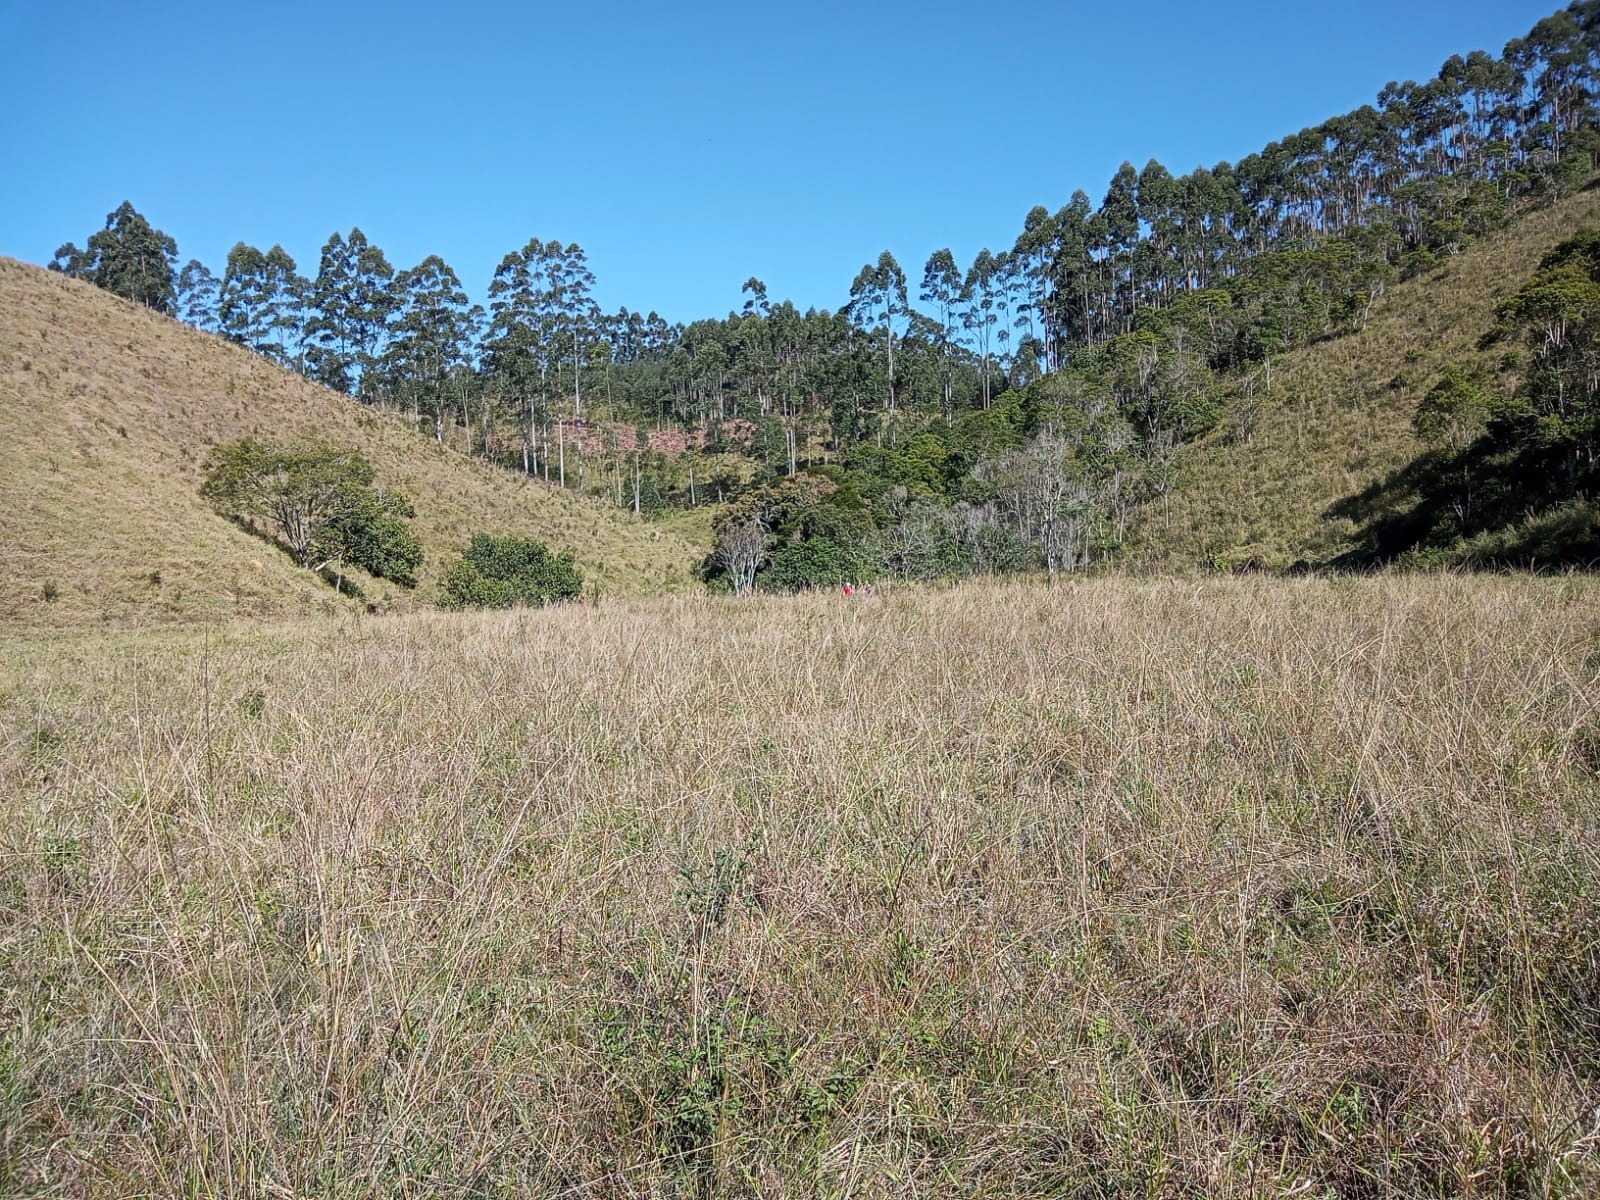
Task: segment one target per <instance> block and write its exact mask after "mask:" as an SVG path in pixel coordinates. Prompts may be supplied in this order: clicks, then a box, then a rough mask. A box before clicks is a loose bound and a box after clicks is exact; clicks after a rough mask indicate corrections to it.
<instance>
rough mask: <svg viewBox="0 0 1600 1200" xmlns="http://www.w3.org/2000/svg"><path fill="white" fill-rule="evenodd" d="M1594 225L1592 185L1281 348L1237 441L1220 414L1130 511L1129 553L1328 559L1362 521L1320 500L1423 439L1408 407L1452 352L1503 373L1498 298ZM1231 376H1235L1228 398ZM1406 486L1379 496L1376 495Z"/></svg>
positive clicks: (1187, 561) (1399, 498) (1176, 560)
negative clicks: (1359, 315) (1368, 307)
mask: <svg viewBox="0 0 1600 1200" xmlns="http://www.w3.org/2000/svg"><path fill="white" fill-rule="evenodd" d="M1596 225H1600V191H1596V190H1593V189H1591V190H1588V191H1585V192H1582V193H1580V194H1578V195H1576V196H1572V197H1570V198H1568V199H1566V200H1563V201H1562V202H1560V203H1559V204H1557V205H1555V206H1553V207H1551V208H1548V209H1543V210H1540V211H1537V212H1534V213H1531V214H1529V215H1528V216H1526V217H1525V218H1523V219H1522V220H1520V221H1519V222H1517V223H1516V224H1515V225H1513V226H1511V227H1510V228H1508V229H1506V230H1504V231H1501V232H1500V233H1498V234H1496V235H1494V236H1493V237H1490V238H1486V239H1485V240H1483V241H1481V242H1479V243H1477V244H1475V245H1473V246H1471V247H1469V248H1468V249H1467V251H1466V252H1465V253H1463V254H1460V255H1458V256H1456V257H1454V258H1451V259H1449V260H1447V261H1446V262H1445V263H1444V264H1443V265H1441V266H1440V267H1438V268H1437V269H1436V270H1434V271H1432V272H1430V273H1428V274H1427V275H1424V276H1421V277H1419V278H1416V279H1412V280H1409V281H1407V282H1406V283H1404V284H1401V285H1399V286H1396V287H1394V288H1391V289H1390V290H1389V292H1388V293H1387V295H1385V296H1384V297H1383V298H1382V299H1381V300H1380V301H1379V303H1378V304H1377V306H1376V307H1375V309H1374V311H1373V313H1372V316H1371V319H1370V320H1369V321H1368V324H1367V326H1366V328H1365V329H1364V330H1363V331H1362V332H1360V333H1357V334H1353V335H1350V336H1346V337H1341V338H1334V339H1331V340H1328V341H1325V342H1321V343H1318V344H1316V345H1312V346H1308V347H1305V348H1302V349H1300V350H1297V351H1295V352H1294V353H1292V354H1287V355H1285V356H1283V357H1282V358H1281V359H1280V360H1277V361H1275V362H1274V363H1273V365H1272V370H1271V379H1270V389H1269V382H1268V379H1267V376H1266V374H1265V373H1264V372H1262V373H1259V374H1258V375H1257V377H1256V381H1255V387H1256V390H1257V393H1258V394H1260V395H1264V396H1265V397H1266V402H1265V406H1264V409H1263V412H1262V414H1261V416H1260V419H1259V422H1258V424H1257V427H1256V429H1255V433H1254V436H1253V437H1252V438H1251V439H1250V440H1249V441H1248V442H1244V441H1240V440H1238V439H1237V438H1236V437H1235V436H1233V434H1232V433H1231V432H1230V431H1229V429H1228V428H1226V425H1225V427H1224V428H1221V429H1218V430H1217V431H1216V432H1214V433H1213V434H1211V435H1210V436H1208V437H1207V438H1206V439H1205V440H1204V441H1202V442H1201V443H1199V444H1198V445H1196V446H1194V447H1192V448H1191V449H1190V450H1189V452H1188V454H1187V456H1186V457H1185V459H1184V460H1183V464H1182V468H1181V471H1180V475H1179V478H1178V480H1177V483H1176V485H1175V487H1174V489H1173V491H1172V494H1171V496H1170V498H1169V500H1170V502H1169V503H1168V504H1167V505H1161V504H1156V505H1152V506H1150V507H1149V508H1147V509H1146V510H1145V511H1144V512H1143V513H1142V514H1141V516H1140V520H1139V523H1138V526H1137V528H1136V530H1135V533H1134V545H1133V547H1132V550H1131V555H1132V560H1133V561H1134V562H1137V563H1142V564H1146V565H1150V564H1156V565H1163V566H1176V567H1185V566H1193V565H1198V564H1209V563H1212V562H1221V563H1223V564H1231V563H1239V562H1243V561H1246V560H1249V559H1251V558H1256V559H1259V560H1260V561H1261V562H1262V563H1264V564H1265V565H1269V566H1279V567H1281V566H1288V565H1289V564H1291V563H1294V562H1296V561H1299V560H1302V559H1303V560H1306V561H1309V562H1312V563H1321V562H1327V561H1329V560H1331V559H1333V558H1336V557H1338V556H1339V555H1341V554H1344V553H1346V552H1347V551H1350V550H1352V549H1353V548H1355V547H1356V546H1358V544H1359V543H1360V539H1361V527H1360V526H1358V525H1357V524H1356V523H1355V522H1354V521H1352V520H1351V519H1349V518H1348V517H1346V516H1342V515H1338V514H1336V513H1333V512H1330V509H1331V508H1332V507H1333V506H1334V505H1335V504H1336V503H1337V502H1339V501H1341V500H1344V499H1346V498H1348V497H1352V496H1354V495H1355V494H1357V493H1359V492H1361V491H1363V490H1364V489H1366V488H1368V487H1369V486H1371V485H1373V484H1377V483H1380V482H1382V481H1384V480H1385V479H1387V478H1388V476H1390V475H1391V474H1392V473H1394V472H1396V471H1398V470H1399V469H1400V468H1402V467H1404V466H1405V465H1406V464H1408V463H1410V462H1411V461H1412V460H1413V459H1414V458H1416V457H1417V455H1418V454H1419V453H1421V451H1422V449H1423V448H1422V446H1421V445H1420V444H1419V443H1418V442H1417V440H1416V438H1415V437H1414V435H1413V434H1412V430H1411V418H1412V415H1413V414H1414V413H1415V412H1416V408H1417V404H1418V403H1419V402H1420V401H1421V399H1422V397H1423V395H1424V394H1425V393H1426V392H1427V390H1428V388H1429V387H1430V386H1432V385H1433V384H1434V383H1435V382H1436V381H1437V380H1438V378H1439V377H1440V375H1441V374H1443V372H1444V369H1445V368H1446V367H1447V366H1449V365H1450V364H1458V365H1463V366H1469V365H1470V366H1474V367H1481V368H1482V369H1483V370H1484V371H1486V372H1487V373H1488V374H1490V375H1494V376H1497V377H1498V379H1499V382H1500V386H1502V387H1510V386H1513V384H1514V376H1513V375H1512V374H1510V373H1507V372H1506V371H1504V370H1503V369H1501V366H1500V358H1501V355H1502V354H1503V353H1504V352H1505V347H1503V346H1502V347H1493V348H1481V347H1480V346H1479V341H1480V339H1481V338H1482V337H1483V335H1484V334H1485V333H1487V332H1488V331H1489V330H1490V329H1491V328H1492V327H1493V325H1494V311H1495V307H1496V305H1498V304H1499V303H1500V302H1501V301H1502V300H1504V299H1506V298H1507V297H1509V296H1510V295H1512V294H1513V293H1514V292H1515V291H1516V289H1517V288H1518V287H1520V286H1521V285H1522V283H1523V282H1525V281H1526V280H1527V278H1528V277H1529V276H1531V275H1532V274H1533V271H1534V269H1535V267H1537V265H1538V263H1539V260H1540V258H1542V257H1543V256H1544V254H1545V253H1546V252H1547V251H1549V250H1550V249H1551V248H1553V247H1554V246H1555V245H1556V244H1557V243H1559V242H1561V241H1562V240H1564V239H1566V238H1568V237H1571V236H1572V235H1573V234H1575V233H1577V232H1579V231H1580V230H1582V229H1587V228H1594V227H1595V226H1596ZM1241 390H1242V389H1240V388H1238V387H1237V386H1236V387H1235V395H1234V397H1233V399H1234V400H1235V401H1237V400H1238V398H1239V396H1238V393H1239V392H1240V391H1241ZM1413 499H1414V497H1411V496H1408V495H1407V494H1406V493H1404V492H1403V491H1401V492H1398V493H1396V494H1392V495H1388V496H1386V497H1385V498H1384V503H1385V504H1386V505H1388V506H1389V507H1388V508H1387V509H1379V510H1375V511H1373V512H1372V513H1370V514H1369V515H1367V517H1366V519H1371V518H1376V517H1381V516H1383V515H1384V514H1385V512H1388V511H1393V510H1394V509H1396V508H1399V507H1401V506H1404V505H1406V504H1407V503H1408V502H1409V501H1411V500H1413Z"/></svg>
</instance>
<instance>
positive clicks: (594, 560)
mask: <svg viewBox="0 0 1600 1200" xmlns="http://www.w3.org/2000/svg"><path fill="white" fill-rule="evenodd" d="M248 433H254V434H259V435H263V436H282V435H289V434H319V435H322V436H325V437H327V438H329V439H330V440H332V441H335V442H337V443H339V444H341V445H345V446H351V447H355V448H358V449H360V450H362V451H363V452H364V453H365V454H366V455H367V456H368V457H369V458H370V459H371V460H372V462H373V464H374V465H375V466H376V467H377V470H378V473H379V478H380V480H381V481H383V482H386V483H388V484H390V485H392V486H398V487H399V488H401V489H402V490H403V491H405V492H406V493H407V494H408V495H409V496H410V497H411V498H412V500H413V501H414V503H415V504H416V508H417V519H416V521H415V522H414V528H415V530H416V532H417V534H418V536H419V537H420V538H421V540H422V542H423V544H424V547H425V549H426V551H427V553H428V562H427V563H426V564H425V566H424V572H423V581H422V586H421V588H420V589H419V592H420V596H421V598H423V599H425V598H426V596H427V594H428V593H429V592H430V590H431V588H432V585H433V582H434V581H435V580H436V579H437V575H438V572H439V570H440V568H441V566H442V565H443V562H444V561H445V559H446V558H447V557H448V556H449V555H450V554H452V553H456V552H459V550H460V549H461V548H462V547H463V546H464V545H465V543H466V541H467V539H468V538H469V537H470V536H471V535H472V533H474V532H476V531H479V530H483V531H488V532H497V533H509V532H515V533H522V534H526V535H531V536H534V537H538V538H541V539H543V540H545V541H547V542H548V543H549V544H550V545H551V546H552V547H553V548H555V549H558V550H564V549H569V550H572V551H573V552H574V554H575V555H576V556H577V559H578V562H579V564H580V566H581V567H582V568H583V571H584V574H585V576H586V577H587V578H588V579H589V580H591V581H593V582H594V583H595V584H597V585H598V586H599V587H600V588H602V589H603V590H605V591H614V592H651V591H661V590H667V589H671V588H673V587H676V586H682V585H685V584H686V583H687V582H688V579H689V573H690V570H691V568H692V566H693V564H694V562H695V561H696V560H697V558H698V557H699V556H700V555H701V554H702V553H703V551H699V550H696V549H695V548H694V547H692V546H691V545H690V544H689V543H688V542H687V541H686V540H685V539H684V538H683V537H681V536H680V535H678V534H677V533H675V532H673V531H670V530H665V529H661V528H657V527H653V526H650V525H648V524H644V523H641V522H638V521H636V520H635V519H634V518H632V517H631V516H630V515H628V514H624V513H620V512H617V511H615V510H612V509H609V508H606V507H604V506H600V505H597V504H594V503H592V502H589V501H585V500H580V499H578V498H576V497H574V496H571V495H569V494H567V493H563V492H561V491H559V490H556V489H553V488H550V487H548V486H546V485H543V484H540V483H536V482H529V481H526V480H523V479H521V478H520V477H519V476H517V475H515V474H512V473H508V472H503V471H499V470H496V469H494V468H491V467H487V466H484V465H482V464H480V463H477V462H474V461H472V460H469V459H467V458H465V457H463V456H462V455H460V454H458V453H454V452H451V451H448V450H444V449H441V448H440V447H438V446H436V445H434V444H433V443H432V442H429V441H427V440H426V439H424V438H421V437H419V436H417V435H416V434H415V433H413V432H411V431H410V430H409V429H406V428H403V427H402V426H401V425H400V424H399V423H397V422H396V421H394V420H391V419H386V418H384V417H383V416H382V415H380V414H378V413H374V412H372V411H370V410H367V409H365V408H363V407H362V406H360V405H358V404H356V403H355V402H353V401H351V400H348V399H346V398H344V397H342V396H339V395H336V394H334V393H332V392H329V391H326V390H324V389H322V388H319V387H317V386H315V385H314V384H311V383H308V382H306V381H305V380H303V379H301V378H299V377H298V376H296V375H294V374H292V373H291V372H288V371H284V370H282V369H280V368H278V367H275V366H273V365H272V364H270V363H268V362H266V361H265V360H263V359H261V358H259V357H257V356H256V355H253V354H250V353H248V352H247V351H244V350H241V349H239V348H237V347H234V346H231V345H229V344H227V343H225V342H223V341H222V340H220V339H218V338H215V337H210V336H207V335H205V334H201V333H198V332H196V331H194V330H192V329H189V328H188V327H186V326H184V325H181V324H179V323H178V322H176V321H172V320H169V319H167V318H165V317H161V316H158V315H156V314H154V313H151V312H148V311H146V310H144V309H141V308H139V307H137V306H135V305H132V304H129V303H127V302H125V301H123V300H119V299H117V298H116V297H114V296H111V295H109V294H108V293H106V292H103V291H100V290H98V289H96V288H93V287H90V286H89V285H87V284H83V283H78V282H75V281H72V280H68V279H64V278H62V277H61V276H59V275H53V274H51V273H49V272H46V271H43V270H40V269H39V268H37V267H31V266H27V265H24V264H22V263H18V262H15V261H13V260H10V259H4V258H0V562H3V564H4V569H0V620H5V621H13V622H15V621H22V622H30V623H48V624H73V623H82V622H97V621H107V620H109V621H114V622H119V623H140V622H146V621H151V620H180V621H181V620H193V619H212V618H225V617H228V616H232V615H241V616H257V617H259V616H274V615H276V616H284V615H289V614H292V613H299V612H307V611H317V610H322V609H331V608H336V607H338V606H339V605H340V604H341V603H342V602H341V601H340V600H339V599H338V598H337V597H335V595H334V593H333V592H332V591H331V589H329V588H327V587H326V586H325V585H323V584H322V583H321V582H320V581H318V580H317V579H315V578H313V577H312V576H310V575H309V574H307V573H305V572H301V571H298V570H296V569H294V568H293V566H292V565H291V564H290V562H289V560H288V559H287V558H286V557H285V556H284V555H282V554H281V553H279V552H278V551H277V550H275V549H274V548H273V547H271V546H270V545H268V544H266V543H264V542H262V541H260V540H258V539H256V538H253V537H250V536H248V535H246V534H245V533H243V532H241V531H240V530H238V529H237V528H235V527H234V526H233V525H232V524H230V523H229V522H227V521H224V520H223V519H221V518H220V517H218V516H216V515H215V514H214V513H212V512H211V511H210V509H208V508H207V507H206V506H205V505H204V504H203V503H202V502H201V501H200V499H199V497H198V494H197V488H198V485H199V481H200V464H201V463H202V462H203V461H204V459H205V456H206V453H207V451H208V450H209V448H210V447H211V446H212V445H214V444H216V443H218V442H223V441H228V440H230V439H233V438H237V437H240V436H242V435H244V434H248ZM47 591H48V592H50V593H52V594H53V595H54V596H55V598H54V599H53V600H47V599H45V595H46V593H47ZM368 599H375V600H378V601H380V602H381V603H384V604H386V605H389V604H392V605H400V606H405V605H409V604H411V603H414V602H416V601H415V599H413V598H412V597H409V596H408V595H407V594H405V593H403V592H402V591H401V589H398V588H395V587H393V586H392V585H389V584H386V583H381V582H380V583H376V584H374V585H372V587H371V588H369V596H368Z"/></svg>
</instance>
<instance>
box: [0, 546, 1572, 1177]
mask: <svg viewBox="0 0 1600 1200" xmlns="http://www.w3.org/2000/svg"><path fill="white" fill-rule="evenodd" d="M1597 599H1600V588H1597V586H1596V585H1595V584H1593V583H1591V582H1588V581H1581V580H1532V581H1529V580H1507V579H1471V580H1467V579H1457V578H1449V577H1444V578H1429V579H1375V580H1362V581H1319V580H1306V581H1297V582H1290V583H1283V582H1266V581H1257V580H1218V581H1208V582H1204V583H1179V584H1168V583H1160V582H1127V581H1111V580H1108V581H1102V582H1097V583H1093V584H1090V585H1086V586H1082V587H1078V588H1076V589H1069V588H1065V587H1050V586H1048V585H1043V584H1025V583H1017V584H1007V585H1003V586H976V585H974V586H964V587H960V588H956V589H954V590H950V591H948V592H902V593H898V594H895V595H892V596H880V597H878V598H876V599H874V600H871V601H857V602H854V603H850V604H846V603H845V602H844V601H843V600H842V599H840V598H838V597H834V596H813V597H802V598H797V599H793V600H775V601H760V602H752V603H739V602H735V601H728V600H713V599H708V598H684V599H678V600H666V601H659V602H653V603H644V602H638V603H620V602H619V603H606V604H603V605H601V606H599V607H598V608H569V609H565V610H561V611H550V612H521V613H511V614H504V615H494V616H479V617H461V618H456V617H445V616H429V615H417V616H407V617H396V618H388V619H383V620H378V621H374V620H364V621H356V620H350V621H347V622H345V623H331V622H330V623H325V624H319V625H312V626H310V627H305V628H279V629H274V630H272V631H269V632H267V633H262V632H261V631H234V632H227V631H213V632H211V633H201V632H193V633H178V632H167V633H158V634H151V635H145V636H129V637H109V636H84V635H79V636H74V637H54V638H45V639H36V640H32V641H26V642H14V643H13V644H12V645H11V646H9V647H8V648H7V650H6V652H5V653H4V654H3V655H0V660H3V663H4V665H3V667H0V696H3V701H0V744H3V747H4V750H3V755H4V757H3V772H4V774H3V776H0V778H3V780H4V789H5V795H6V797H7V799H6V801H5V803H4V805H3V808H0V1187H3V1190H6V1191H8V1192H9V1193H11V1194H25V1195H32V1196H240V1197H244V1196H250V1197H257V1196H263V1197H291V1196H293V1197H310V1196H316V1197H358V1196H359V1197H366V1196H418V1197H420V1196H475V1197H502V1196H503V1197H510V1196H533V1195H538V1196H639V1197H644V1196H758V1195H759V1196H789V1195H792V1196H935V1195H940V1196H942V1195H993V1196H1001V1195H1007V1196H1009V1195H1054V1196H1081V1197H1109V1196H1141V1197H1151V1196H1157V1197H1167V1196H1172V1197H1177V1196H1185V1197H1193V1196H1210V1197H1242V1196H1260V1197H1268V1196H1273V1197H1278V1196H1305V1197H1341V1198H1347V1197H1383V1196H1396V1197H1398V1196H1501V1195H1518V1196H1592V1195H1594V1194H1596V1190H1597V1189H1600V1160H1597V1156H1596V1147H1597V1132H1596V1122H1597V1114H1596V1104H1597V1102H1600V1075H1597V1072H1600V1015H1597V1003H1600V968H1597V963H1596V953H1597V940H1600V907H1597V906H1600V861H1597V859H1600V841H1597V840H1596V828H1595V826H1596V806H1595V791H1596V775H1595V772H1596V769H1597V767H1600V722H1597V717H1596V712H1595V699H1596V695H1597V688H1596V673H1597V670H1600V606H1597V603H1596V601H1597Z"/></svg>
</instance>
